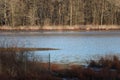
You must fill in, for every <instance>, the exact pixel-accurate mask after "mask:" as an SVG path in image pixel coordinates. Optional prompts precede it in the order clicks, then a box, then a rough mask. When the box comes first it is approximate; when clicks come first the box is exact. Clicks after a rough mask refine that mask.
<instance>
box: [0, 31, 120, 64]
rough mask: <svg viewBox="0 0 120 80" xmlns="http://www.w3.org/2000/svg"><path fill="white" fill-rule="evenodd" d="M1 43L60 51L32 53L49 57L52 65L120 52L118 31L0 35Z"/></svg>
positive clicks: (119, 34)
mask: <svg viewBox="0 0 120 80" xmlns="http://www.w3.org/2000/svg"><path fill="white" fill-rule="evenodd" d="M0 40H7V41H8V42H11V41H13V42H14V43H15V42H16V43H17V42H20V43H18V44H19V46H25V47H29V48H30V47H32V48H57V49H60V50H52V51H36V52H35V54H37V55H41V54H42V55H46V54H50V55H51V61H52V62H62V63H63V62H79V61H82V60H84V59H88V58H90V57H91V56H93V55H105V54H119V53H120V32H119V31H88V32H74V31H69V32H54V31H46V32H0Z"/></svg>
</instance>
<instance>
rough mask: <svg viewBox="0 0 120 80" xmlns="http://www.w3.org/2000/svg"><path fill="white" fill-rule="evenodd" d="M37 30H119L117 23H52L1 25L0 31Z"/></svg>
mask: <svg viewBox="0 0 120 80" xmlns="http://www.w3.org/2000/svg"><path fill="white" fill-rule="evenodd" d="M39 30H57V31H62V30H73V31H76V30H120V26H119V25H74V26H69V25H65V26H61V25H57V26H56V25H55V26H54V25H53V26H43V27H41V26H18V27H10V26H1V27H0V31H39Z"/></svg>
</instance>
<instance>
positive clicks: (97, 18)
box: [0, 0, 120, 27]
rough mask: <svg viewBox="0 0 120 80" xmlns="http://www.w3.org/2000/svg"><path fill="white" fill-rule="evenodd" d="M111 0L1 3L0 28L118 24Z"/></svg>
mask: <svg viewBox="0 0 120 80" xmlns="http://www.w3.org/2000/svg"><path fill="white" fill-rule="evenodd" d="M119 24H120V6H116V5H115V4H114V3H113V2H112V1H110V0H0V25H1V26H3V25H4V26H40V27H43V26H45V25H62V26H64V25H70V26H72V25H119Z"/></svg>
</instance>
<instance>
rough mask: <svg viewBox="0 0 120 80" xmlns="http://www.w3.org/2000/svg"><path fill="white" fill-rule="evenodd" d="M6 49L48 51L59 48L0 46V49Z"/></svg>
mask: <svg viewBox="0 0 120 80" xmlns="http://www.w3.org/2000/svg"><path fill="white" fill-rule="evenodd" d="M7 50H14V51H48V50H59V49H56V48H18V47H17V48H14V47H8V48H0V51H7Z"/></svg>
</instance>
